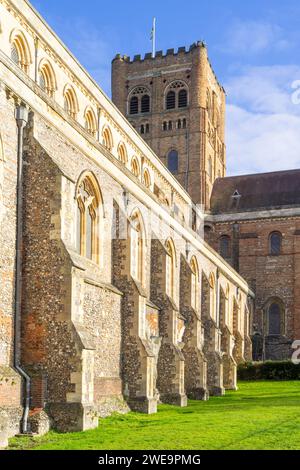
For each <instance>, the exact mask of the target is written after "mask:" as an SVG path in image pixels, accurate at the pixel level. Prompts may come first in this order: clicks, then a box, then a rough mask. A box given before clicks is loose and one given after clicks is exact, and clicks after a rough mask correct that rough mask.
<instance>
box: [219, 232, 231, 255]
mask: <svg viewBox="0 0 300 470" xmlns="http://www.w3.org/2000/svg"><path fill="white" fill-rule="evenodd" d="M219 253H220V255H221V256H222V257H223V258H225V259H227V258H230V255H231V253H230V237H229V236H228V235H223V236H222V237H221V238H220V240H219Z"/></svg>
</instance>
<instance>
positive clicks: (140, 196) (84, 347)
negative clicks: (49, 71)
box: [0, 0, 253, 446]
mask: <svg viewBox="0 0 300 470" xmlns="http://www.w3.org/2000/svg"><path fill="white" fill-rule="evenodd" d="M0 16H1V24H2V26H3V31H2V33H1V37H0V85H1V86H0V105H1V106H0V144H1V145H0V223H1V230H0V280H1V295H0V440H1V444H2V446H3V445H6V443H7V438H8V437H10V436H12V435H14V434H17V433H19V432H20V429H22V427H21V426H20V424H24V419H25V420H26V413H25V414H23V413H24V404H25V402H26V400H29V408H30V409H29V418H28V424H29V427H30V426H31V430H32V431H34V432H37V433H39V434H42V433H45V432H47V431H48V430H49V429H50V428H56V429H58V430H59V431H70V432H71V431H81V430H86V429H90V428H93V427H96V426H97V425H98V418H99V417H104V416H107V415H109V414H111V413H112V412H116V411H117V412H121V413H124V412H127V411H128V410H129V409H133V410H136V411H140V412H144V413H154V412H156V409H157V404H158V403H159V402H160V401H161V402H164V403H170V404H176V405H180V406H186V405H187V395H188V396H190V397H191V398H195V399H206V398H208V390H209V391H210V393H212V394H222V393H223V391H224V385H226V387H227V386H228V387H231V386H232V384H233V383H234V380H235V378H236V376H235V368H234V367H233V366H232V364H233V365H234V362H233V360H232V358H231V346H229V345H228V344H227V343H226V341H227V339H228V338H227V336H226V331H230V335H231V336H232V335H233V334H234V335H235V336H236V337H239V338H240V339H241V342H240V343H239V345H240V344H241V348H240V347H239V348H236V355H235V360H244V359H245V357H246V353H247V351H248V353H249V351H250V349H251V344H250V343H249V341H248V335H249V325H248V326H247V328H246V327H245V321H244V320H243V321H242V319H241V318H242V314H241V313H237V315H239V320H238V323H237V326H236V331H235V330H234V331H233V329H232V328H233V324H234V323H233V318H232V316H233V311H232V309H230V308H229V309H228V310H229V313H228V315H227V316H226V318H224V319H223V320H222V322H223V323H222V326H220V324H219V316H220V315H222V314H221V313H220V312H221V307H220V306H221V300H220V299H219V298H218V296H220V290H219V289H218V288H217V289H215V290H214V292H215V296H212V294H211V290H212V289H213V287H210V286H208V287H207V285H206V284H205V282H204V281H202V284H201V277H203V279H210V280H212V279H213V278H214V276H216V273H218V283H219V284H218V285H220V286H221V285H222V288H223V290H224V286H227V287H228V298H229V299H231V300H230V302H231V301H232V302H233V299H235V302H236V303H237V305H238V312H242V311H243V310H244V306H245V305H246V303H247V298H248V296H250V297H251V298H252V297H253V294H252V292H251V291H250V289H249V287H248V285H247V283H246V282H245V281H244V279H243V278H242V277H241V276H240V275H238V274H237V272H236V271H235V270H234V269H233V268H231V267H230V266H229V265H228V264H226V263H225V262H224V260H223V259H222V258H221V257H220V256H219V255H218V254H217V253H216V252H215V251H214V250H213V249H212V248H211V247H210V246H209V245H208V244H206V243H205V242H204V240H203V238H202V237H201V232H200V225H201V218H202V215H203V214H202V212H201V211H199V209H198V208H196V207H195V205H194V204H193V201H192V199H191V197H190V196H189V194H188V193H187V192H186V191H185V190H184V189H183V188H182V187H181V186H180V184H179V183H178V181H177V180H176V179H175V178H174V177H173V176H172V175H171V174H170V173H169V172H168V171H167V169H166V168H165V167H164V165H163V164H162V162H161V161H160V159H159V158H158V157H157V156H156V155H155V153H154V152H153V151H151V149H150V148H149V147H148V146H147V145H146V144H145V142H144V141H143V140H142V139H141V138H140V137H139V136H138V135H137V133H136V132H135V131H134V129H133V128H132V127H131V126H130V124H129V123H128V121H127V120H126V119H125V118H124V116H123V115H122V114H121V113H120V112H119V111H118V110H117V109H116V107H115V106H113V105H112V103H111V102H110V101H109V100H108V98H107V97H106V96H105V95H104V94H103V93H102V91H101V90H100V89H99V87H97V85H96V84H95V83H94V82H93V81H92V80H91V79H90V77H89V76H88V75H87V74H86V72H85V71H84V70H83V69H82V68H81V66H79V64H78V63H77V62H76V61H75V60H74V58H73V57H72V56H71V55H70V54H69V53H68V51H67V50H66V49H65V47H64V46H63V45H62V44H61V42H60V41H59V40H58V39H57V37H56V36H54V35H53V33H52V32H51V30H50V28H48V27H47V26H46V25H45V24H44V23H43V22H42V21H41V19H40V18H39V17H38V16H37V15H36V13H35V12H34V10H32V8H31V6H30V4H29V3H28V2H27V1H24V0H9V1H8V2H1V1H0ZM2 19H3V22H2ZM11 31H14V34H19V35H20V38H23V37H24V38H25V39H26V41H24V47H25V46H26V47H28V48H29V49H30V51H31V54H30V56H31V57H32V60H33V61H35V63H34V64H33V63H28V64H22V63H18V64H17V63H15V62H14V61H13V60H12V59H11V46H12V45H11V43H10V40H11V39H10V38H13V37H14V35H11V34H10V33H11ZM36 37H38V38H39V48H38V50H37V51H35V45H36V44H37V42H36ZM199 47H200V46H199ZM197 48H198V46H197V47H196V49H197ZM194 49H195V48H194ZM194 49H193V50H194ZM202 49H203V47H202V46H201V51H202V53H203V54H204V50H202ZM198 52H199V51H198ZM194 53H195V51H194V52H193V54H194ZM196 55H197V54H196ZM197 57H198V56H197ZM203 57H205V55H203ZM45 61H48V62H49V64H50V63H51V67H52V68H53V73H54V74H55V78H56V80H55V83H56V88H55V90H54V89H53V90H50V91H51V93H50V94H49V90H46V89H43V87H42V86H40V85H41V82H40V80H39V73H41V70H40V69H39V65H40V64H43V63H45ZM48 62H47V63H48ZM206 66H208V63H207V60H206ZM197 70H198V72H199V68H197ZM209 70H210V69H209ZM35 71H37V72H38V73H37V74H36V73H35ZM211 73H212V71H211V70H210V71H209V74H211ZM198 75H199V73H198ZM198 78H199V77H198ZM199 80H200V79H199ZM69 82H72V87H71V86H70V84H69ZM200 82H201V80H200V81H199V82H197V83H198V84H199V87H200V88H199V90H198V92H199V93H200V94H203V92H204V90H203V89H202V88H203V87H201V86H200V85H201V83H202V82H201V83H200ZM215 86H217V85H216V84H215ZM219 88H220V87H219ZM65 89H67V90H69V91H70V89H72V93H74V94H76V97H77V101H78V109H76V110H75V111H76V112H75V111H74V110H71V109H67V108H66V107H65V102H64V98H65V96H64V93H65ZM219 91H220V93H221V94H222V91H221V88H220V89H219ZM222 96H223V95H222ZM201 99H202V101H203V96H202V98H201ZM221 106H222V105H221ZM25 109H27V110H28V111H29V118H28V122H27V125H26V128H25V130H24V135H23V137H22V138H21V134H19V136H20V137H19V140H18V131H19V130H20V128H19V127H18V126H17V122H16V117H17V114H16V110H18V111H20V110H23V111H24V110H25ZM87 110H88V111H89V113H91V114H92V115H93V113H94V115H95V116H97V117H98V121H97V119H95V122H94V124H95V126H96V128H95V129H90V128H89V127H88V126H87V124H88V123H87V122H86V111H87ZM25 114H27V113H25ZM202 114H203V111H202ZM196 124H197V123H195V125H196ZM205 138H206V137H205ZM211 138H212V137H211ZM198 144H199V142H198V143H197V144H195V145H198ZM22 145H23V149H22ZM2 147H3V151H2ZM120 148H122V149H123V150H122V152H123V153H122V156H123V160H122V159H121V157H120ZM197 155H198V154H197ZM17 156H18V157H19V158H20V159H22V162H23V173H22V174H21V186H22V189H23V201H22V202H23V213H22V214H19V217H18V226H19V227H20V228H21V229H22V230H21V231H22V233H21V235H22V240H21V241H22V244H21V247H20V251H19V254H20V256H21V259H22V270H20V272H19V274H22V276H21V287H22V299H21V303H20V310H21V312H20V313H21V315H20V318H19V317H18V318H17V315H16V312H17V311H18V309H16V303H15V274H16V273H15V271H14V269H15V268H14V265H15V258H16V226H17V220H16V204H17V202H16V185H17ZM197 158H198V157H197ZM20 161H21V160H20ZM219 164H220V165H219ZM218 165H219V166H220V171H223V170H224V168H223V166H222V165H223V163H222V164H221V163H220V162H219V163H218ZM203 171H206V170H204V169H203ZM145 174H147V176H148V179H147V181H146V179H145ZM202 176H203V175H202ZM203 177H204V176H203ZM191 178H192V177H191ZM204 179H207V175H206V176H205V177H204ZM196 180H197V181H198V180H199V178H198V177H197V178H196ZM209 191H210V187H208V188H207V191H206V193H205V194H206V196H205V198H204V199H205V201H207V195H208V193H209ZM19 207H20V206H19ZM133 226H134V227H135V228H133ZM133 230H136V233H135V232H134V231H133ZM135 237H137V238H135ZM167 244H169V245H170V246H171V245H172V247H173V252H172V263H171V262H170V259H171V257H170V253H169V252H168V250H167ZM191 257H193V258H194V259H195V263H196V264H197V266H199V273H198V277H197V279H198V284H199V285H198V286H197V295H196V297H197V299H196V300H195V298H194V297H195V292H196V291H193V289H192V285H193V286H194V287H195V283H194V281H192V273H191V270H190V267H189V266H188V265H187V262H190V259H191ZM211 276H213V277H211ZM237 292H238V294H237ZM192 297H193V301H192ZM201 298H202V299H203V300H202V303H201ZM196 304H197V305H196ZM232 305H233V304H232ZM15 321H18V323H17V324H19V322H20V326H21V338H20V341H19V340H17V341H16V342H15V341H14V325H15ZM247 321H248V322H249V318H248V320H247ZM247 321H246V323H247ZM221 334H223V336H224V345H223V346H224V348H223V349H224V351H223V352H225V356H224V357H226V351H227V359H228V358H229V359H230V361H231V362H230V361H229V362H228V361H227V363H226V364H227V365H226V367H227V366H228V372H226V374H227V375H226V383H225V382H224V383H223V367H224V366H223V362H222V361H223V356H222V353H221V349H222V348H221V336H222V335H221ZM228 334H229V333H228ZM230 335H229V336H230ZM238 335H239V336H238ZM225 338H227V339H226V341H225ZM247 348H248V349H247ZM19 349H20V354H19V353H18V351H19ZM16 353H18V354H16ZM248 353H247V354H248ZM16 363H18V366H19V367H21V368H22V369H23V370H24V371H25V372H26V373H27V374H28V376H29V378H30V387H29V392H28V393H27V392H26V390H25V387H24V383H23V380H21V377H20V375H19V374H18V373H17V372H16V371H15V370H14V365H16ZM226 367H225V368H226ZM226 370H227V369H226ZM25 399H26V400H25ZM26 411H27V410H26Z"/></svg>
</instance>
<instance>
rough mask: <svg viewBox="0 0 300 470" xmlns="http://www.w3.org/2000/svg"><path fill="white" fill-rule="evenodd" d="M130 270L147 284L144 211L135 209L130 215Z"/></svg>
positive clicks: (141, 281)
mask: <svg viewBox="0 0 300 470" xmlns="http://www.w3.org/2000/svg"><path fill="white" fill-rule="evenodd" d="M129 239H130V271H131V275H132V277H133V278H134V279H136V280H137V281H139V282H140V283H141V284H142V285H145V280H146V248H147V236H146V228H145V223H144V219H143V216H142V213H141V211H140V209H139V208H135V209H133V211H132V212H131V215H130V217H129Z"/></svg>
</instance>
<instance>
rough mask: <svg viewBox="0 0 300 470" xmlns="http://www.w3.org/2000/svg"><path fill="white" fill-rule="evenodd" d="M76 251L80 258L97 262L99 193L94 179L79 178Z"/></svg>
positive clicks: (87, 177) (89, 176) (100, 202)
mask: <svg viewBox="0 0 300 470" xmlns="http://www.w3.org/2000/svg"><path fill="white" fill-rule="evenodd" d="M76 199H77V251H78V253H79V254H80V255H81V256H85V257H86V258H89V259H90V260H92V261H94V262H96V263H98V262H99V255H100V253H99V249H100V246H99V245H100V242H99V225H100V212H99V208H100V204H102V198H101V192H100V189H99V186H98V183H97V180H96V178H95V177H94V176H93V175H92V174H88V175H86V176H85V177H83V178H81V180H80V182H79V184H78V189H77V195H76Z"/></svg>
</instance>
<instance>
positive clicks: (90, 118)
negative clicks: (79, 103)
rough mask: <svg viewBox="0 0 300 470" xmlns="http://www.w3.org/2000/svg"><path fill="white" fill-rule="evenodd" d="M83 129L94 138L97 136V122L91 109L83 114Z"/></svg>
mask: <svg viewBox="0 0 300 470" xmlns="http://www.w3.org/2000/svg"><path fill="white" fill-rule="evenodd" d="M85 128H86V130H87V131H88V133H89V134H91V135H92V136H93V137H96V134H97V120H96V116H95V113H94V111H93V110H92V109H87V110H86V112H85Z"/></svg>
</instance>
